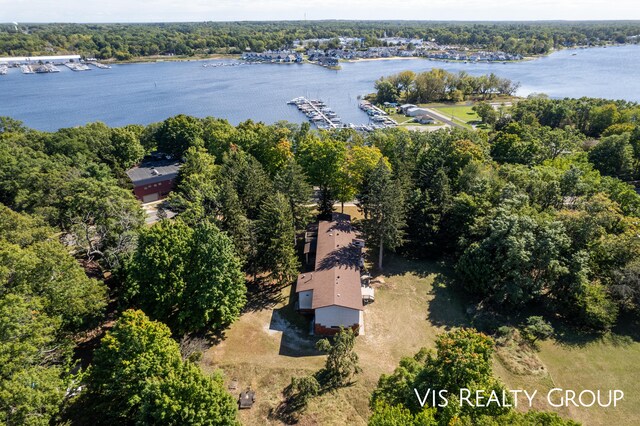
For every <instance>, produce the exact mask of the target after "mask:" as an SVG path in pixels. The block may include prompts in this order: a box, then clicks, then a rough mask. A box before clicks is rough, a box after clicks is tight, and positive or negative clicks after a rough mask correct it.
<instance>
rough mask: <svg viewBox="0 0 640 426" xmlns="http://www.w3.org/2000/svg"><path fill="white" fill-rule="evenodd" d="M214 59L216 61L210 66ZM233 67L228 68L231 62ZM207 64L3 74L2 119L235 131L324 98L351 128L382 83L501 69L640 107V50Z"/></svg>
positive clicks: (546, 86) (530, 86) (517, 77)
mask: <svg viewBox="0 0 640 426" xmlns="http://www.w3.org/2000/svg"><path fill="white" fill-rule="evenodd" d="M208 62H216V61H208ZM227 62H228V61H227ZM205 63H207V62H203V61H192V62H157V63H144V64H127V65H114V66H113V67H112V69H110V70H100V69H95V68H94V69H92V70H91V71H85V72H73V71H71V70H69V69H68V68H67V67H64V66H62V67H59V68H60V69H61V72H60V73H55V74H35V75H24V74H21V73H20V70H19V69H10V70H9V73H8V74H7V75H5V76H0V115H7V116H11V117H14V118H17V119H19V120H22V121H24V122H25V123H26V124H27V125H28V126H30V127H32V128H35V129H40V130H55V129H58V128H60V127H70V126H75V125H81V124H85V123H88V122H93V121H103V122H105V123H107V124H108V125H111V126H121V125H125V124H130V123H140V124H148V123H152V122H156V121H161V120H164V119H165V118H167V117H170V116H173V115H176V114H180V113H184V114H189V115H194V116H198V117H205V116H215V117H221V118H226V119H228V120H229V121H230V122H231V123H233V124H237V123H239V122H241V121H244V120H246V119H249V118H250V119H253V120H256V121H264V122H266V123H273V122H275V121H278V120H288V121H292V122H297V123H300V122H303V121H304V120H305V117H304V116H303V115H302V114H301V113H300V112H299V111H298V110H297V109H296V108H295V107H293V106H291V105H287V104H286V102H287V101H288V100H290V99H292V98H295V97H298V96H307V97H310V98H319V99H322V100H324V101H325V102H326V103H327V104H328V105H329V106H330V107H332V108H333V109H334V110H335V111H336V112H337V113H338V115H340V116H341V117H342V119H343V121H344V122H352V123H356V124H360V123H366V122H367V121H368V118H367V115H366V114H364V113H363V112H362V111H360V110H359V109H358V100H357V97H358V96H359V95H362V94H365V93H370V92H373V91H374V89H373V84H374V81H375V80H376V79H378V78H380V77H381V76H386V75H390V74H393V73H396V72H399V71H402V70H406V69H410V70H413V71H416V72H419V71H426V70H429V69H431V68H443V69H446V70H448V71H452V72H457V71H461V70H464V71H467V72H469V73H470V74H473V75H480V74H486V73H490V72H494V73H496V74H497V75H499V76H501V77H506V78H509V79H511V80H514V81H519V82H520V83H521V87H520V90H519V92H518V94H519V95H528V94H530V93H532V92H542V93H546V94H548V95H549V96H552V97H581V96H590V97H603V98H611V99H626V100H629V101H640V78H639V75H638V70H640V46H638V45H626V46H620V47H609V48H593V49H578V50H563V51H560V52H556V53H554V54H552V55H549V56H547V57H544V58H540V59H536V60H533V61H526V62H517V63H507V64H503V63H490V64H488V63H483V64H464V63H448V62H436V61H429V60H424V59H393V60H384V61H361V62H355V63H344V64H342V69H341V70H338V71H336V70H329V69H326V68H322V67H319V66H316V65H311V64H292V65H284V64H282V65H280V64H264V65H251V66H249V65H242V66H234V67H203V64H205Z"/></svg>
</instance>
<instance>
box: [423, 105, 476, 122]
mask: <svg viewBox="0 0 640 426" xmlns="http://www.w3.org/2000/svg"><path fill="white" fill-rule="evenodd" d="M472 108H473V107H472V106H470V105H456V106H438V107H433V109H435V110H436V111H438V112H440V113H441V114H444V115H446V116H447V118H451V117H453V118H454V121H457V122H459V123H461V124H466V125H468V126H471V124H472V123H474V122H478V121H480V117H478V114H476V113H475V112H474V111H473V109H472Z"/></svg>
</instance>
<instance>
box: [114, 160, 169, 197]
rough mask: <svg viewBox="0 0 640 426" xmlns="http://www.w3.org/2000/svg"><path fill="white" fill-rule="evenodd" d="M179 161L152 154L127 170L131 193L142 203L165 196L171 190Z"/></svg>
mask: <svg viewBox="0 0 640 426" xmlns="http://www.w3.org/2000/svg"><path fill="white" fill-rule="evenodd" d="M178 170H180V162H179V161H177V160H175V159H172V158H171V157H169V156H164V155H162V154H154V155H153V156H152V157H150V158H146V159H145V160H143V161H142V163H140V165H138V166H136V167H133V168H131V169H129V170H127V176H129V179H131V182H132V183H133V193H134V194H135V196H136V198H137V199H138V200H140V201H142V202H143V203H150V202H152V201H158V200H161V199H163V198H165V197H166V196H167V195H169V193H170V192H171V191H172V190H173V187H174V185H175V181H176V178H177V177H178Z"/></svg>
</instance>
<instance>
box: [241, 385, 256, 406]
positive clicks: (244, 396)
mask: <svg viewBox="0 0 640 426" xmlns="http://www.w3.org/2000/svg"><path fill="white" fill-rule="evenodd" d="M254 402H256V393H255V392H254V391H252V390H251V389H247V390H245V391H244V392H241V393H240V398H239V399H238V406H239V407H240V409H241V410H242V409H243V408H251V407H253V403H254Z"/></svg>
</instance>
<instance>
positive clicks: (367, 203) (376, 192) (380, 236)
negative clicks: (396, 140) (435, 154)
mask: <svg viewBox="0 0 640 426" xmlns="http://www.w3.org/2000/svg"><path fill="white" fill-rule="evenodd" d="M359 204H360V206H361V207H362V209H363V210H364V211H365V214H366V219H365V234H366V236H367V239H368V240H369V241H370V243H371V245H373V246H374V247H375V246H377V247H378V250H379V252H378V268H379V269H382V257H383V253H384V249H385V248H388V249H390V250H394V249H395V248H396V247H398V246H399V245H400V244H402V240H403V236H404V231H403V228H404V226H405V218H404V216H405V214H404V213H405V206H404V191H403V188H402V185H401V183H400V182H399V181H397V180H393V179H392V178H391V171H390V170H389V168H388V166H387V165H386V164H385V162H384V161H383V160H380V161H379V162H378V165H377V166H376V167H375V168H374V169H373V170H372V171H371V172H370V173H369V176H368V178H367V180H366V183H365V185H364V189H363V191H362V194H361V195H360V200H359Z"/></svg>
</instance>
